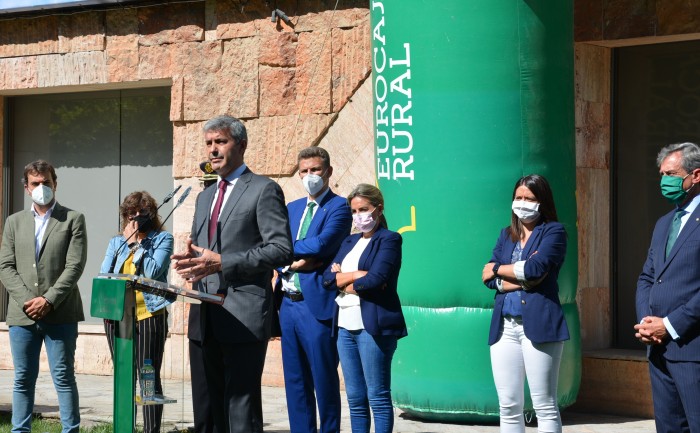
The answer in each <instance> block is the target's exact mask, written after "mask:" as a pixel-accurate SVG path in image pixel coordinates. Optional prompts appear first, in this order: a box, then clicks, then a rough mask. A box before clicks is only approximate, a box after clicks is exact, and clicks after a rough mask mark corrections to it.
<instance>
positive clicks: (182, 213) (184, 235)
mask: <svg viewBox="0 0 700 433" xmlns="http://www.w3.org/2000/svg"><path fill="white" fill-rule="evenodd" d="M200 134H201V131H200ZM200 140H201V143H202V144H201V146H202V149H204V138H203V137H202V136H200ZM202 153H204V152H202ZM205 159H206V158H201V159H193V160H192V161H189V165H191V166H195V167H196V168H197V169H199V163H200V162H201V161H204V160H205ZM176 183H177V184H178V185H182V188H183V189H182V190H181V192H184V191H185V189H187V188H189V187H191V188H192V190H191V191H190V195H189V196H187V198H186V199H185V202H184V203H182V206H180V207H179V208H177V210H175V213H173V218H172V232H173V234H174V236H175V249H174V251H176V252H177V251H184V250H185V244H186V242H187V239H189V236H190V233H191V231H192V215H194V206H195V203H196V199H197V195H198V194H199V193H200V192H201V191H202V182H200V181H199V179H198V178H197V177H188V178H184V179H180V180H178V181H177V182H176ZM178 198H179V196H178ZM170 282H171V283H173V284H177V285H179V286H185V285H186V284H185V281H184V280H183V279H182V278H180V277H179V276H178V275H177V273H176V272H174V271H171V272H170Z"/></svg>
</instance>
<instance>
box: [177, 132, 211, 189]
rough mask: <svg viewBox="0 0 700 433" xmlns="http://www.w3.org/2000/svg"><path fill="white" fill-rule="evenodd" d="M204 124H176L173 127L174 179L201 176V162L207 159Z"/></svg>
mask: <svg viewBox="0 0 700 433" xmlns="http://www.w3.org/2000/svg"><path fill="white" fill-rule="evenodd" d="M203 125H204V123H203V122H188V123H183V122H175V124H174V126H173V177H174V178H175V179H181V178H187V177H196V176H200V173H201V172H200V170H199V162H198V161H204V160H205V159H206V156H207V155H206V150H205V147H204V135H203V133H202V126H203Z"/></svg>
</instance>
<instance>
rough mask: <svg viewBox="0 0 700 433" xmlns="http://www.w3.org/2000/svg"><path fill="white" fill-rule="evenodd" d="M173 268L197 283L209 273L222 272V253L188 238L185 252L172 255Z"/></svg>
mask: <svg viewBox="0 0 700 433" xmlns="http://www.w3.org/2000/svg"><path fill="white" fill-rule="evenodd" d="M170 259H171V260H172V261H173V269H175V272H177V273H178V275H180V276H181V277H183V278H184V279H185V280H187V281H188V282H190V283H195V282H197V281H199V280H201V279H202V278H204V277H206V276H207V275H211V274H215V273H217V272H221V254H217V253H215V252H214V251H211V250H207V249H206V248H202V247H198V246H197V245H194V244H192V240H191V239H188V240H187V248H186V250H185V251H184V252H183V253H179V254H173V255H172V256H170Z"/></svg>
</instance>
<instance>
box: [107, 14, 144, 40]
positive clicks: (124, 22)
mask: <svg viewBox="0 0 700 433" xmlns="http://www.w3.org/2000/svg"><path fill="white" fill-rule="evenodd" d="M137 10H138V9H136V8H123V9H112V10H108V11H106V12H105V35H106V36H107V38H109V37H111V36H137V35H138V34H139V18H138V13H137Z"/></svg>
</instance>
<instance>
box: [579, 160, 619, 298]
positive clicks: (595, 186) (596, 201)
mask: <svg viewBox="0 0 700 433" xmlns="http://www.w3.org/2000/svg"><path fill="white" fill-rule="evenodd" d="M576 207H577V215H578V219H577V229H578V247H579V248H578V285H579V287H611V286H612V285H611V281H610V245H611V239H610V172H609V171H608V170H600V169H591V168H577V169H576Z"/></svg>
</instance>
